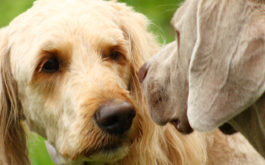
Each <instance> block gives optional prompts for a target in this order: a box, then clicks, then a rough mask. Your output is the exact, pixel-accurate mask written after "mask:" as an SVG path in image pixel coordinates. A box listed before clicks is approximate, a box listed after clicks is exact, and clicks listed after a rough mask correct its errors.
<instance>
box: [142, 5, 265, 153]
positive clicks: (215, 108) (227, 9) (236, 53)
mask: <svg viewBox="0 0 265 165" xmlns="http://www.w3.org/2000/svg"><path fill="white" fill-rule="evenodd" d="M172 25H173V27H174V28H175V30H176V34H177V35H176V41H175V42H172V43H171V44H169V45H167V46H166V47H164V49H163V50H161V51H160V52H159V53H158V54H157V55H156V56H155V57H153V58H152V59H151V60H149V61H148V62H147V64H145V65H144V67H143V68H142V69H141V74H140V78H141V80H142V81H143V87H144V90H145V94H146V97H147V100H148V104H149V107H150V110H151V115H152V117H153V119H154V121H156V122H157V123H159V124H162V125H163V124H165V123H167V122H170V121H171V122H172V123H173V124H175V125H176V127H177V128H178V129H179V130H181V131H182V132H190V130H191V129H190V126H189V123H190V125H191V127H192V128H193V129H195V130H198V131H209V130H213V129H214V128H217V127H219V126H221V125H222V124H223V123H225V122H229V123H230V124H231V125H232V126H233V127H234V128H235V129H236V130H238V131H240V132H241V133H242V134H244V136H245V137H246V138H247V139H248V140H249V141H250V142H251V144H252V145H253V146H254V147H255V148H256V149H257V150H258V151H259V152H260V153H261V154H262V155H263V156H265V100H264V99H265V95H264V90H265V69H264V67H265V1H264V0H240V1H238V0H214V1H212V0H187V1H185V3H184V4H183V5H182V6H181V7H180V8H179V9H178V10H177V12H176V14H175V16H174V17H173V19H172ZM147 72H148V73H147ZM146 73H147V75H146ZM144 79H145V80H144ZM186 114H187V115H186ZM186 116H187V117H186Z"/></svg>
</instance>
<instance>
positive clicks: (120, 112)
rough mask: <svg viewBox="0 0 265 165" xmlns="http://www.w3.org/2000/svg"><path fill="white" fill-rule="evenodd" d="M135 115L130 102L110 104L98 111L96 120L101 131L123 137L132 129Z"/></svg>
mask: <svg viewBox="0 0 265 165" xmlns="http://www.w3.org/2000/svg"><path fill="white" fill-rule="evenodd" d="M135 114H136V112H135V110H134V108H133V106H132V105H131V104H130V103H128V102H121V103H115V102H109V103H107V104H105V105H103V106H101V107H100V108H99V109H98V110H97V111H96V113H95V119H96V122H97V124H98V126H99V127H100V128H101V129H103V130H105V131H107V132H108V133H110V134H114V135H122V134H123V133H125V132H126V131H127V130H129V129H130V127H131V125H132V121H133V118H134V117H135Z"/></svg>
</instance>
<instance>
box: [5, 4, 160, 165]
mask: <svg viewBox="0 0 265 165" xmlns="http://www.w3.org/2000/svg"><path fill="white" fill-rule="evenodd" d="M146 24H147V20H146V19H145V17H144V16H143V15H141V14H138V13H135V12H134V11H133V10H132V9H131V8H129V7H126V6H125V5H124V4H119V3H115V2H105V1H94V0H78V1H76V0H75V1H74V0H58V1H52V0H40V1H37V2H35V4H34V6H33V7H32V8H31V9H29V10H28V11H27V12H25V13H23V14H22V15H20V16H19V17H17V18H16V19H15V20H14V21H13V22H11V24H10V25H9V26H8V27H7V28H5V29H3V30H1V38H0V40H1V41H0V42H1V49H0V51H1V83H2V87H1V105H2V106H1V111H0V112H1V117H0V120H1V132H3V133H4V134H3V135H2V139H1V142H3V144H2V145H3V146H4V150H5V153H6V159H7V160H6V161H7V162H9V163H10V164H19V163H20V164H21V161H22V162H24V163H26V162H27V158H26V154H25V139H24V135H23V131H22V128H21V125H20V122H21V121H24V120H25V121H26V122H27V124H28V125H29V127H30V128H31V129H32V130H33V131H35V132H37V133H39V134H40V135H41V136H43V137H45V138H46V139H47V140H48V141H49V143H51V144H52V145H53V146H55V148H56V150H57V152H58V153H59V154H60V155H61V156H62V157H64V158H65V159H68V160H70V161H72V160H76V161H84V160H85V161H92V162H93V161H94V162H96V161H103V162H104V161H105V162H108V161H115V160H118V159H121V158H122V157H124V156H125V155H126V153H127V152H128V151H129V148H130V146H131V145H132V144H133V143H134V140H135V137H136V136H137V137H139V136H140V134H141V128H140V127H141V122H142V121H143V120H142V119H141V116H143V113H144V112H142V111H141V108H143V107H142V106H144V105H143V99H142V97H141V93H140V89H139V83H138V78H137V72H136V71H137V70H138V69H139V68H140V66H141V65H142V64H143V62H144V61H145V60H146V59H147V58H148V56H150V55H152V54H153V53H155V52H156V50H157V48H158V47H157V45H156V43H155V42H154V39H153V38H152V35H151V34H149V33H148V32H147V29H146ZM18 144H19V145H18ZM18 148H20V149H18ZM22 153H23V154H22ZM12 161H13V162H12ZM22 164H23V163H22Z"/></svg>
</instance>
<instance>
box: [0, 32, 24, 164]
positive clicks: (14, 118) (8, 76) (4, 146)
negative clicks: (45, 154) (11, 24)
mask: <svg viewBox="0 0 265 165" xmlns="http://www.w3.org/2000/svg"><path fill="white" fill-rule="evenodd" d="M7 43H8V37H7V28H5V29H0V70H1V76H0V92H1V93H0V94H1V97H0V105H1V106H0V132H1V133H0V148H1V149H0V151H1V156H2V157H3V159H4V162H5V163H4V164H8V165H11V164H12V165H20V164H25V165H27V164H29V160H28V156H27V149H26V136H25V133H24V130H23V128H22V125H21V121H22V120H23V113H22V107H21V103H20V101H19V99H18V91H17V84H16V81H15V80H14V78H13V76H12V73H11V64H10V56H9V53H10V49H9V48H8V44H7ZM1 156H0V157H1Z"/></svg>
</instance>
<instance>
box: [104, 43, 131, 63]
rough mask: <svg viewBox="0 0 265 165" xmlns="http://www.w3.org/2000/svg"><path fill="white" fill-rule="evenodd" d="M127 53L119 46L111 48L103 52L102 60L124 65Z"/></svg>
mask: <svg viewBox="0 0 265 165" xmlns="http://www.w3.org/2000/svg"><path fill="white" fill-rule="evenodd" d="M127 54H128V53H127V51H126V49H124V48H123V47H121V46H119V45H118V46H112V47H110V48H108V49H107V51H105V52H103V54H102V57H103V60H112V61H115V62H117V63H121V64H122V63H124V61H126V60H127Z"/></svg>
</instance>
